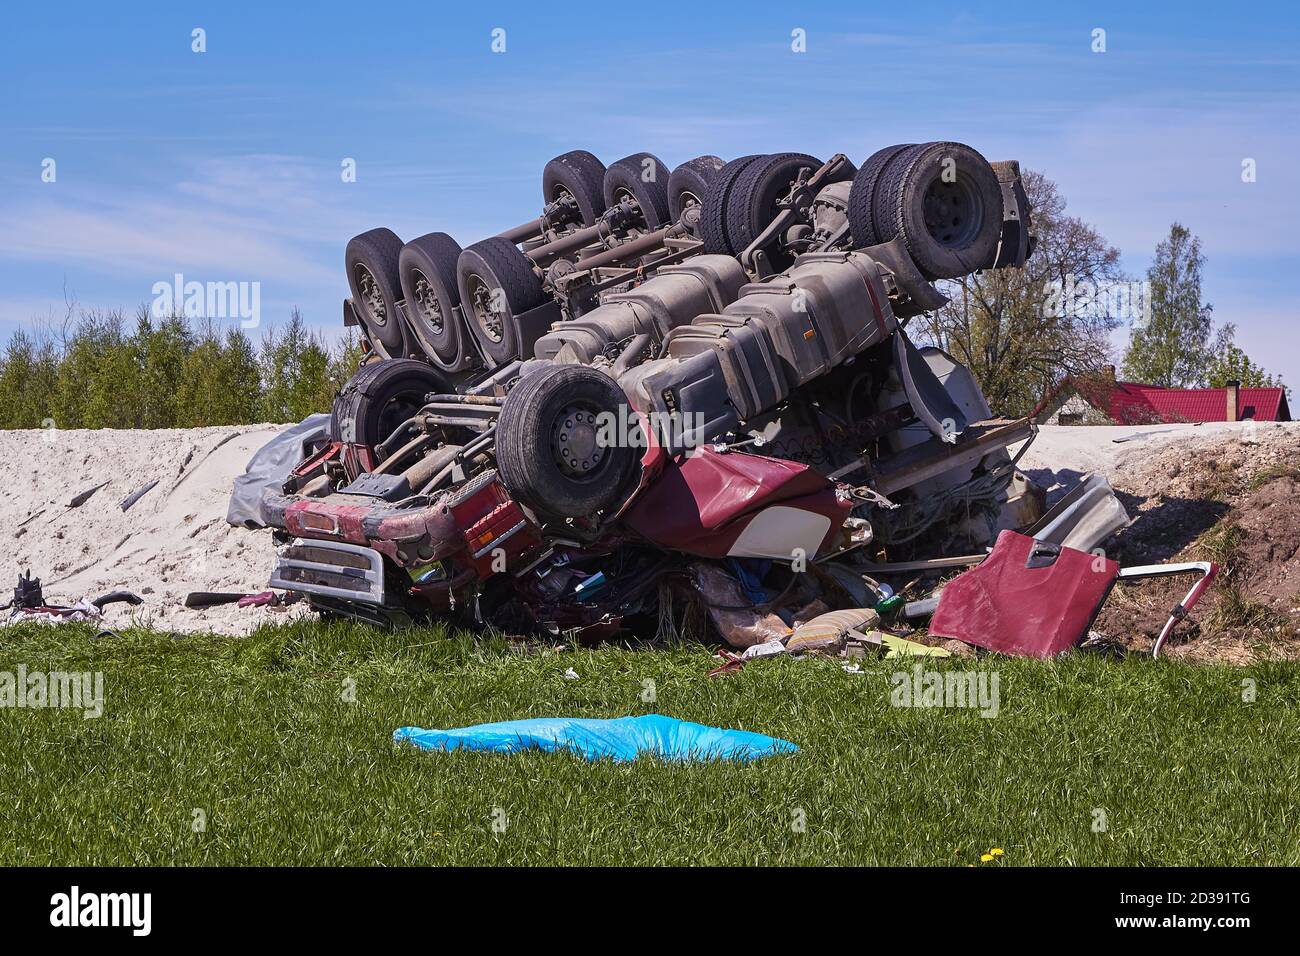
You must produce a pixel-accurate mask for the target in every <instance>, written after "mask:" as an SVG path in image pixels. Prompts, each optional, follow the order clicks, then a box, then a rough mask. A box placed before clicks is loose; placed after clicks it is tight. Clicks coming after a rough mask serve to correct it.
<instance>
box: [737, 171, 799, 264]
mask: <svg viewBox="0 0 1300 956" xmlns="http://www.w3.org/2000/svg"><path fill="white" fill-rule="evenodd" d="M821 165H822V161H821V160H820V159H817V158H816V157H814V156H809V155H808V154H807V153H776V154H774V155H772V156H764V157H763V158H762V159H760V160H759V161H758V162H756V163H751V164H750V165H749V166H748V167H746V169H745V171H744V172H743V173H741V174H740V178H739V179H737V180H736V185H735V187H734V188H733V189H732V192H731V196H730V198H729V199H728V200H727V237H728V239H729V240H730V241H731V246H732V249H734V250H735V255H740V253H742V252H743V251H744V250H745V248H746V247H747V246H748V245H749V244H750V243H751V242H753V241H754V240H755V239H757V238H758V236H759V234H760V233H762V231H763V230H764V229H766V228H767V227H768V226H769V225H770V224H771V222H772V220H773V219H775V218H776V214H777V207H776V201H777V200H778V199H780V198H781V197H782V196H784V195H786V193H788V192H789V191H790V184H791V183H793V182H794V181H795V178H796V177H797V176H798V175H799V170H800V169H807V170H808V172H809V175H811V174H812V173H815V172H816V171H817V170H818V168H819V167H820V166H821Z"/></svg>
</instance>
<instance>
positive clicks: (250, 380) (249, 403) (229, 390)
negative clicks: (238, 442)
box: [214, 328, 262, 425]
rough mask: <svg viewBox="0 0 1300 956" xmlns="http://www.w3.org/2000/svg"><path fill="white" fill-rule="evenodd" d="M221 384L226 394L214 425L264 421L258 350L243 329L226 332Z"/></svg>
mask: <svg viewBox="0 0 1300 956" xmlns="http://www.w3.org/2000/svg"><path fill="white" fill-rule="evenodd" d="M220 363H221V371H220V381H221V383H222V389H223V394H222V397H221V401H220V402H219V404H218V408H219V410H220V411H219V421H218V422H216V423H214V424H222V425H244V424H253V423H254V422H258V421H261V420H262V419H261V417H260V413H261V410H262V370H261V368H260V366H259V365H258V361H257V350H256V349H255V348H254V347H253V343H252V342H250V341H249V339H248V336H247V335H245V334H244V332H243V330H242V329H238V328H232V329H227V330H226V338H225V342H224V344H223V346H222V349H221V359H220Z"/></svg>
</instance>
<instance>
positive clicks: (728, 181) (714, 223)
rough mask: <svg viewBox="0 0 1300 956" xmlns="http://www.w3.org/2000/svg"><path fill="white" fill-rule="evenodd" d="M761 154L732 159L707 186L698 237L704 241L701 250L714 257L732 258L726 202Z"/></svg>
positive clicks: (733, 251) (733, 252) (760, 157)
mask: <svg viewBox="0 0 1300 956" xmlns="http://www.w3.org/2000/svg"><path fill="white" fill-rule="evenodd" d="M762 158H763V156H762V154H761V153H755V154H753V155H751V156H741V157H740V158H739V159H733V160H732V161H731V162H729V163H727V164H726V165H725V166H723V167H722V168H721V169H719V170H718V175H717V176H715V177H714V179H713V182H711V183H709V192H708V195H707V196H705V197H704V208H702V209H701V210H700V238H701V239H703V240H704V251H705V252H709V253H712V254H714V255H722V256H734V255H735V254H736V252H735V250H734V249H732V248H731V242H730V240H729V239H728V237H727V203H728V200H729V199H730V198H731V191H732V189H733V188H734V187H735V185H736V180H737V179H739V178H740V174H741V173H743V172H744V171H745V170H746V169H747V168H748V167H749V165H750V163H753V162H756V161H758V160H760V159H762Z"/></svg>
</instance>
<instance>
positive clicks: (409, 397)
mask: <svg viewBox="0 0 1300 956" xmlns="http://www.w3.org/2000/svg"><path fill="white" fill-rule="evenodd" d="M423 407H424V395H423V393H420V392H402V393H399V394H397V395H394V396H393V397H392V399H391V400H390V401H389V402H388V403H387V404H386V405H385V406H384V408H383V411H381V412H380V413H379V425H378V429H377V431H378V433H379V434H380V435H382V436H383V437H382V438H380V442H384V441H387V440H388V439H389V438H391V437H392V435H393V432H394V431H396V430H397V428H398V426H399V425H402V424H404V423H405V422H407V421H409V420H410V419H411V418H412V417H413V416H414V415H415V413H416V412H418V411H419V410H420V409H421V408H423Z"/></svg>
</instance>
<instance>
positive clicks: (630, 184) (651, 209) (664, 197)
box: [601, 153, 672, 232]
mask: <svg viewBox="0 0 1300 956" xmlns="http://www.w3.org/2000/svg"><path fill="white" fill-rule="evenodd" d="M669 178H670V174H669V172H668V167H667V166H665V165H664V164H663V163H662V162H660V161H659V158H658V157H657V156H652V155H651V154H650V153H633V154H632V155H631V156H624V157H623V158H622V159H620V160H619V161H618V162H616V163H611V164H610V167H609V169H607V170H605V179H604V182H603V184H602V187H601V188H602V193H603V195H604V197H605V208H606V209H609V208H611V207H613V206H616V205H618V204H619V203H620V202H622V201H623V200H624V199H635V200H636V201H637V204H638V205H639V206H640V207H641V216H642V218H643V219H645V225H646V229H647V230H649V231H650V232H654V231H655V230H656V229H662V228H663V227H664V226H667V225H668V224H669V223H670V222H671V221H672V220H671V219H670V218H669V216H670V214H669V211H668V180H669Z"/></svg>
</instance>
